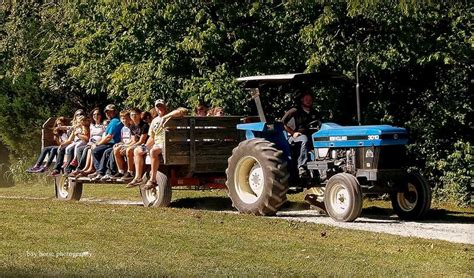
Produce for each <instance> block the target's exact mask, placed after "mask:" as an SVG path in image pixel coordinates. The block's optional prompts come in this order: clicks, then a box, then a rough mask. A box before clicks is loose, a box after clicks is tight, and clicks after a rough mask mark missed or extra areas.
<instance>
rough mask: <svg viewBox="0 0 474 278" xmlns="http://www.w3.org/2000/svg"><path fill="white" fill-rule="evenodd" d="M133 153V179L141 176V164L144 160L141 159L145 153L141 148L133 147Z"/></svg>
mask: <svg viewBox="0 0 474 278" xmlns="http://www.w3.org/2000/svg"><path fill="white" fill-rule="evenodd" d="M134 153H135V155H134V157H133V159H134V161H135V165H136V172H135V178H134V179H135V180H140V179H141V178H142V176H143V165H144V164H145V161H143V156H144V155H145V154H146V152H144V151H143V150H142V149H141V148H135V151H134Z"/></svg>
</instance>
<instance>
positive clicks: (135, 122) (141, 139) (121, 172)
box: [114, 108, 151, 181]
mask: <svg viewBox="0 0 474 278" xmlns="http://www.w3.org/2000/svg"><path fill="white" fill-rule="evenodd" d="M148 114H149V113H148ZM150 116H151V115H150ZM130 118H131V120H132V125H131V126H130V131H131V134H132V141H131V142H130V144H129V146H128V147H127V148H114V158H115V162H116V163H117V169H118V173H117V174H115V175H114V178H116V179H121V180H125V181H126V180H131V179H132V178H133V175H134V172H135V165H134V162H133V151H134V150H135V148H137V147H140V146H141V145H143V144H145V143H146V140H147V138H148V130H149V124H148V123H147V122H145V121H144V120H143V119H142V111H141V110H140V109H138V108H133V109H131V110H130ZM122 130H123V129H122ZM125 157H126V158H127V163H126V164H125ZM125 168H127V169H125ZM125 170H127V172H126V173H125Z"/></svg>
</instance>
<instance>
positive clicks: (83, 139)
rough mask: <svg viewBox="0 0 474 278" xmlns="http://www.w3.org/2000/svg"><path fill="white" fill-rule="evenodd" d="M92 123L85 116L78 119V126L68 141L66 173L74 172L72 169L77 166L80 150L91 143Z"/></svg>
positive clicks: (65, 163) (65, 158)
mask: <svg viewBox="0 0 474 278" xmlns="http://www.w3.org/2000/svg"><path fill="white" fill-rule="evenodd" d="M89 125H90V122H89V119H88V118H86V117H85V116H79V117H78V124H77V125H76V127H75V128H74V130H73V134H71V136H70V137H69V139H68V142H69V144H68V146H67V147H66V156H65V157H64V160H65V162H64V164H63V168H64V172H66V173H70V172H72V168H75V167H76V166H77V154H78V148H79V147H82V146H85V145H86V144H87V142H88V141H89V135H90V130H89V128H90V126H89Z"/></svg>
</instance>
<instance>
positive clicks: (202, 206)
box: [170, 196, 234, 211]
mask: <svg viewBox="0 0 474 278" xmlns="http://www.w3.org/2000/svg"><path fill="white" fill-rule="evenodd" d="M170 206H171V207H173V208H189V209H199V210H212V211H219V210H234V208H233V207H232V201H231V200H230V199H229V198H228V197H213V196H212V197H193V198H181V199H178V200H175V201H173V202H171V205H170Z"/></svg>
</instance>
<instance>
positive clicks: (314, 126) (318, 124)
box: [308, 120, 322, 131]
mask: <svg viewBox="0 0 474 278" xmlns="http://www.w3.org/2000/svg"><path fill="white" fill-rule="evenodd" d="M321 124H322V123H321V121H319V120H314V121H312V122H310V123H309V124H308V129H309V130H311V131H318V130H319V129H320V128H321Z"/></svg>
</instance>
